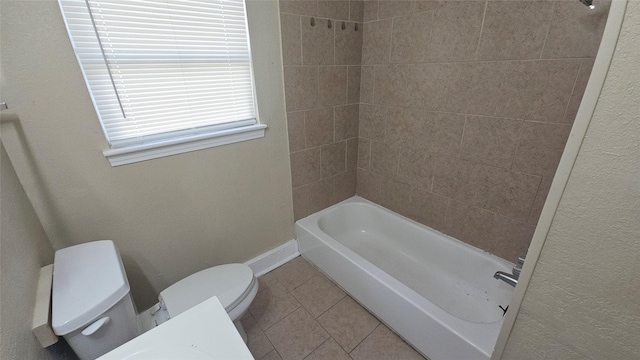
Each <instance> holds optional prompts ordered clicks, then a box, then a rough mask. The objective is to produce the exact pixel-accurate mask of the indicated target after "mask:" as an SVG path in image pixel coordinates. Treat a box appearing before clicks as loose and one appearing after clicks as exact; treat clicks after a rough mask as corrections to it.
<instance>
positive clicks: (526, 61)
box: [285, 56, 594, 68]
mask: <svg viewBox="0 0 640 360" xmlns="http://www.w3.org/2000/svg"><path fill="white" fill-rule="evenodd" d="M593 59H594V58H593V57H590V56H584V57H565V58H556V59H504V60H462V61H422V62H403V63H372V64H361V65H353V66H399V65H405V66H416V65H451V64H470V65H474V64H495V63H533V62H536V63H540V62H569V61H575V60H593ZM305 66H306V67H311V66H320V64H317V65H314V64H307V65H285V67H289V68H297V67H305ZM321 66H325V67H331V66H344V65H335V64H334V65H321Z"/></svg>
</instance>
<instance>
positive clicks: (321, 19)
mask: <svg viewBox="0 0 640 360" xmlns="http://www.w3.org/2000/svg"><path fill="white" fill-rule="evenodd" d="M358 2H359V4H353V6H352V4H351V1H348V0H335V1H334V0H322V1H316V0H312V1H307V0H294V1H287V0H284V1H280V10H281V11H280V19H281V38H282V49H283V50H282V56H283V64H284V75H285V95H286V108H287V111H288V113H287V125H288V135H289V152H290V162H291V180H292V187H293V188H292V191H293V207H294V218H295V219H296V220H297V219H300V218H302V217H304V216H307V215H309V214H310V213H313V212H315V211H317V210H320V209H322V208H324V207H327V206H329V205H332V204H334V203H336V202H338V201H341V200H344V199H346V198H348V197H350V196H353V195H354V194H355V192H356V185H357V183H356V176H357V175H356V169H357V161H358V122H359V119H358V118H359V102H360V83H361V76H360V72H361V69H360V66H361V62H362V61H361V56H362V49H361V48H362V34H363V32H362V24H358V25H359V26H358V31H356V26H355V25H356V24H355V23H354V22H348V23H345V29H344V30H342V27H341V25H342V22H343V21H345V22H347V21H349V19H360V20H362V10H363V7H364V4H363V3H362V2H361V1H360V0H358ZM312 17H313V20H314V26H312V25H311V23H312V21H311V20H312ZM329 22H331V27H329V26H328V25H329ZM336 65H337V66H336ZM346 104H350V105H346Z"/></svg>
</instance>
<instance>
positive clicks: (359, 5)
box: [349, 0, 364, 31]
mask: <svg viewBox="0 0 640 360" xmlns="http://www.w3.org/2000/svg"><path fill="white" fill-rule="evenodd" d="M349 20H351V21H356V22H359V23H362V22H363V21H364V1H363V0H352V1H349ZM360 31H362V27H361V28H360Z"/></svg>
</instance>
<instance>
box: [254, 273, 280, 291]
mask: <svg viewBox="0 0 640 360" xmlns="http://www.w3.org/2000/svg"><path fill="white" fill-rule="evenodd" d="M277 282H278V277H277V276H276V273H275V272H274V271H272V272H270V273H267V274H264V275H262V276H260V277H259V278H258V292H260V291H262V290H264V289H268V288H269V287H270V286H273V285H275V283H277Z"/></svg>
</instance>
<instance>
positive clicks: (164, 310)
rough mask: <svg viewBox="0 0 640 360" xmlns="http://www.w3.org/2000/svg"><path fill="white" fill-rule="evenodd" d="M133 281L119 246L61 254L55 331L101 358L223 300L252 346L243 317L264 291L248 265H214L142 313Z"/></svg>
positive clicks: (90, 246) (87, 355)
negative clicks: (132, 290)
mask: <svg viewBox="0 0 640 360" xmlns="http://www.w3.org/2000/svg"><path fill="white" fill-rule="evenodd" d="M129 290H130V288H129V281H128V280H127V276H126V274H125V271H124V266H123V265H122V260H121V258H120V254H119V253H118V250H117V249H116V247H115V245H114V243H113V241H111V240H101V241H94V242H89V243H84V244H80V245H75V246H71V247H68V248H64V249H61V250H58V251H56V254H55V260H54V269H53V289H52V315H51V320H52V327H53V330H54V331H55V333H56V334H57V335H59V336H64V338H65V339H66V340H67V342H68V343H69V345H70V346H71V347H72V348H73V350H74V351H75V352H76V354H77V355H78V357H80V359H82V360H85V359H95V358H97V357H99V356H101V355H103V354H105V353H107V352H109V351H111V350H113V349H115V348H116V347H118V346H120V345H122V344H124V343H125V342H127V341H129V340H131V339H133V338H134V337H136V336H138V335H139V334H141V333H143V332H145V331H147V330H149V329H150V328H152V327H153V326H157V325H160V324H161V323H163V322H165V321H167V320H169V319H170V318H172V317H175V316H177V315H178V314H180V313H182V312H184V311H187V310H189V309H190V308H192V307H194V306H195V305H198V304H200V303H201V302H203V301H204V300H207V299H209V298H211V297H212V296H217V297H218V299H219V300H220V303H221V304H222V306H224V308H225V310H226V311H227V314H228V315H229V317H230V318H231V320H232V321H233V323H234V325H235V326H236V328H237V329H238V332H240V335H242V337H243V339H244V340H245V342H246V333H245V331H244V329H243V328H242V324H241V323H240V317H241V316H242V315H243V314H244V313H245V312H246V311H247V309H248V308H249V305H250V304H251V302H252V301H253V299H254V298H255V296H256V294H257V292H258V281H257V279H256V277H255V276H254V274H253V271H252V270H251V268H249V267H248V266H246V265H243V264H227V265H220V266H214V267H211V268H208V269H204V270H202V271H200V272H197V273H195V274H193V275H190V276H188V277H186V278H184V279H182V280H180V281H178V282H177V283H175V284H173V285H171V286H169V287H168V288H167V289H165V290H164V291H162V292H161V293H160V296H159V300H160V301H159V303H158V304H156V305H154V306H152V307H151V308H150V309H148V310H146V311H144V312H142V313H140V314H137V313H136V310H135V305H134V303H133V299H132V297H131V294H130V291H129Z"/></svg>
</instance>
